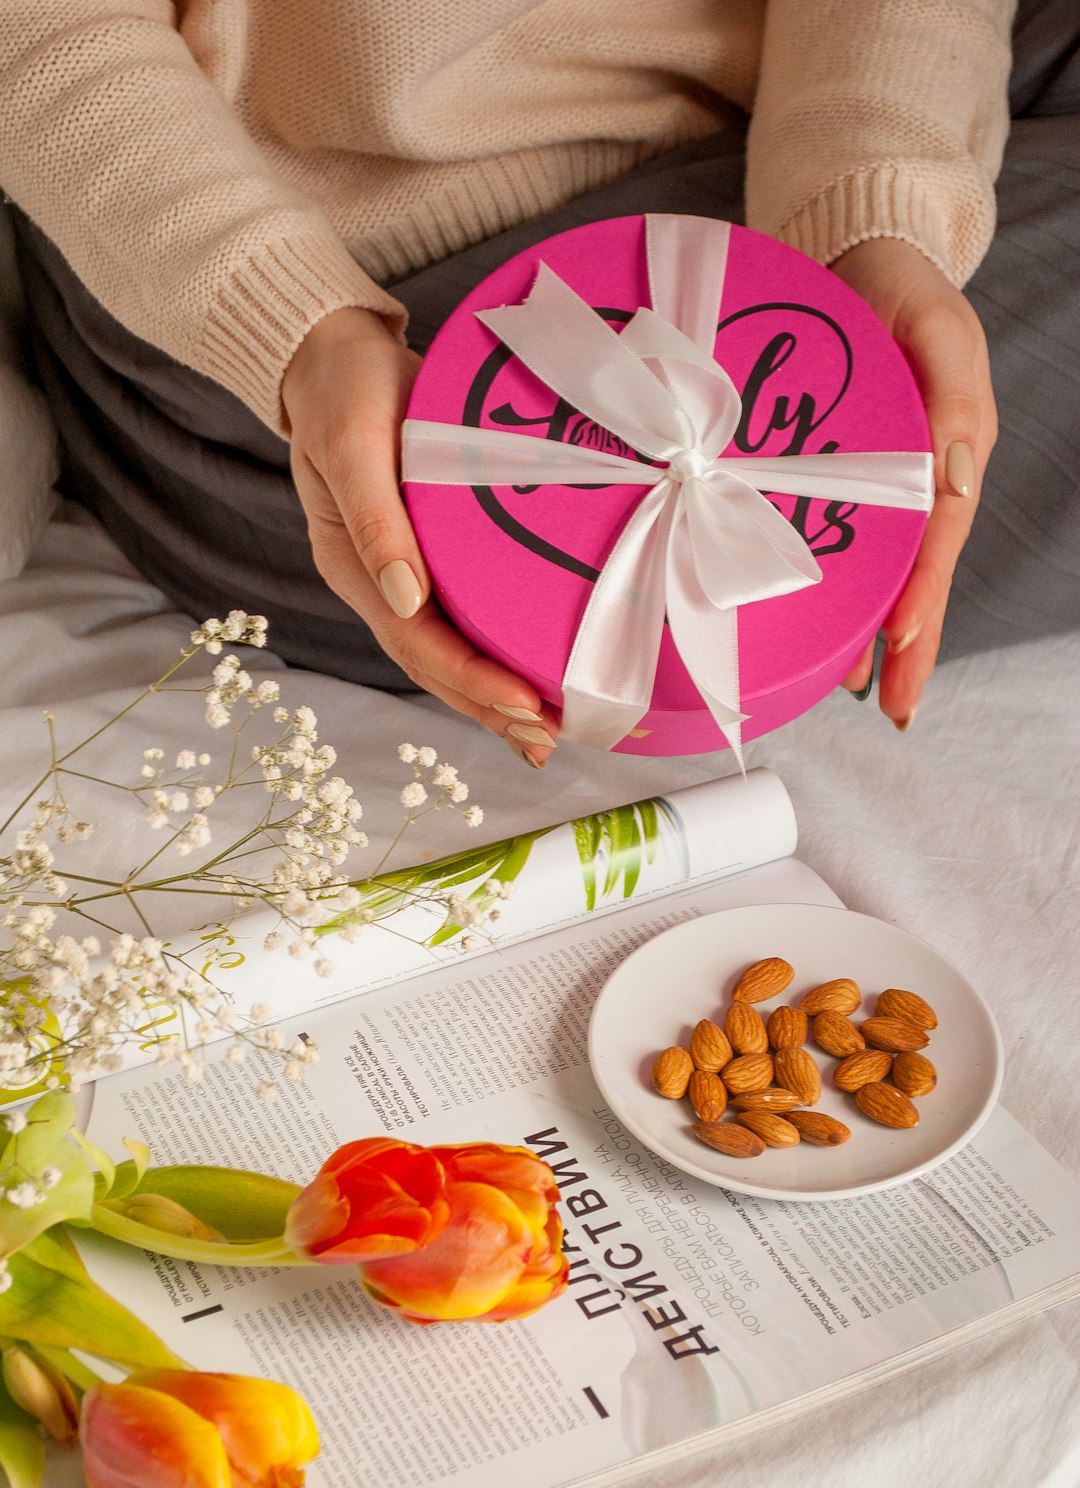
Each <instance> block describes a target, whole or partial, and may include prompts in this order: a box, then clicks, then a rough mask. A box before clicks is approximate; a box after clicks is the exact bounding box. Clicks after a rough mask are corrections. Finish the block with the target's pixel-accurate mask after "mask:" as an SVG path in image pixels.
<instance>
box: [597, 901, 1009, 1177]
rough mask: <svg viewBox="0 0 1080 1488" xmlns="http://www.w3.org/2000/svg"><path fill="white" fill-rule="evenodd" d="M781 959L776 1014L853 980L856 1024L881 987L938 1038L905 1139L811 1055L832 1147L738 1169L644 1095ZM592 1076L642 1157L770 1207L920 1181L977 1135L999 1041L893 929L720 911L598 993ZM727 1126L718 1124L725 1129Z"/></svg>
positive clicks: (665, 937) (928, 953)
mask: <svg viewBox="0 0 1080 1488" xmlns="http://www.w3.org/2000/svg"><path fill="white" fill-rule="evenodd" d="M766 956H782V957H783V958H784V960H785V961H789V962H790V963H791V965H792V966H793V967H794V969H795V980H794V981H793V982H792V984H791V986H790V987H789V988H788V989H787V990H786V991H785V992H782V993H781V994H780V995H779V996H778V997H775V998H772V999H770V1000H769V1001H768V1002H763V1003H759V1004H758V1005H757V1006H758V1011H759V1012H761V1013H762V1014H763V1015H764V1016H765V1017H766V1018H768V1015H769V1013H770V1012H771V1011H772V1010H773V1008H774V1007H777V1006H779V1005H780V1004H781V1003H785V1002H797V1001H798V998H799V996H800V995H801V994H802V993H803V992H806V991H809V990H810V988H811V987H816V986H818V985H819V984H820V983H821V982H826V981H830V980H831V979H832V978H834V977H842V976H844V977H853V978H854V979H855V981H856V982H858V984H859V986H860V987H861V988H862V992H863V1006H862V1008H861V1010H860V1011H858V1012H856V1013H855V1014H853V1015H852V1016H853V1019H854V1021H855V1022H861V1020H862V1019H863V1018H865V1017H869V1016H870V1015H871V1013H872V1012H873V1010H874V1004H875V999H876V994H877V993H878V992H882V991H884V990H885V989H886V988H887V987H904V988H907V989H908V990H909V991H911V992H917V993H918V994H919V995H920V996H921V997H924V998H926V1000H927V1001H928V1002H929V1003H930V1004H931V1005H932V1006H933V1008H934V1010H935V1011H936V1013H937V1015H938V1027H937V1028H936V1029H935V1030H934V1031H933V1032H932V1033H931V1035H930V1043H929V1045H928V1046H927V1048H926V1049H925V1050H924V1051H923V1052H924V1053H925V1054H926V1056H927V1057H928V1058H929V1059H931V1060H932V1061H933V1063H934V1065H935V1066H936V1067H937V1071H938V1085H937V1089H936V1090H934V1091H933V1092H932V1093H931V1094H930V1095H927V1096H923V1097H922V1098H921V1099H920V1100H918V1101H916V1105H917V1107H918V1110H919V1117H920V1119H919V1124H918V1126H916V1127H912V1128H909V1129H907V1130H903V1131H894V1130H892V1129H891V1128H889V1127H885V1126H880V1125H878V1124H877V1123H876V1122H873V1121H871V1120H870V1119H869V1118H868V1117H866V1116H864V1115H863V1114H862V1112H861V1111H860V1110H859V1108H858V1107H857V1106H856V1104H855V1100H854V1097H853V1096H850V1095H845V1094H844V1093H843V1092H842V1091H839V1090H837V1089H836V1088H835V1087H834V1085H833V1083H832V1078H831V1074H832V1070H833V1069H834V1068H835V1067H836V1065H837V1063H838V1061H837V1060H835V1059H833V1058H832V1057H831V1056H830V1055H828V1054H825V1053H823V1052H822V1051H821V1050H820V1049H818V1048H817V1046H816V1045H814V1044H811V1043H808V1044H807V1045H806V1047H807V1049H808V1050H809V1052H810V1053H811V1054H812V1055H813V1056H814V1058H815V1059H816V1060H817V1062H818V1064H819V1066H820V1068H821V1071H822V1077H823V1078H822V1097H821V1101H820V1103H819V1105H818V1107H817V1109H818V1110H821V1111H826V1112H828V1113H829V1114H830V1115H832V1116H837V1117H839V1118H840V1120H842V1121H844V1122H845V1123H846V1124H847V1125H848V1126H849V1127H850V1128H851V1139H850V1141H847V1142H845V1143H843V1145H841V1146H839V1147H813V1146H811V1145H810V1144H809V1143H806V1142H801V1143H799V1145H798V1146H797V1147H788V1148H768V1149H767V1150H766V1151H765V1152H764V1153H762V1155H761V1156H760V1157H755V1158H733V1157H726V1156H725V1155H724V1154H723V1153H720V1152H716V1151H715V1150H714V1149H712V1148H711V1147H707V1146H706V1145H705V1144H704V1143H703V1142H700V1141H698V1139H697V1138H696V1137H695V1136H694V1135H693V1133H692V1131H691V1123H692V1122H693V1120H694V1115H693V1112H692V1110H691V1108H690V1104H689V1102H688V1101H686V1100H682V1101H673V1100H665V1099H663V1098H662V1097H661V1096H659V1095H657V1094H656V1092H655V1091H654V1090H653V1086H652V1064H653V1060H654V1059H655V1057H656V1055H657V1053H658V1052H659V1051H660V1050H661V1049H665V1048H667V1047H668V1046H669V1045H670V1044H682V1045H683V1046H684V1047H685V1046H686V1045H687V1044H688V1043H689V1040H690V1034H691V1032H692V1031H693V1028H694V1025H695V1024H696V1023H697V1022H698V1020H699V1019H700V1018H713V1019H714V1020H715V1021H717V1022H718V1023H720V1024H721V1025H722V1024H723V1021H724V1014H725V1011H726V1009H727V1008H728V1007H729V1006H730V1002H731V990H732V987H733V986H734V984H735V982H736V980H737V978H738V976H739V975H740V973H741V972H742V971H744V970H745V968H746V967H747V966H749V965H750V964H751V963H752V962H754V961H759V960H761V959H763V958H764V957H766ZM589 1060H590V1063H591V1065H592V1071H593V1075H594V1076H595V1078H596V1083H597V1084H598V1085H599V1087H600V1090H601V1092H602V1093H603V1095H604V1098H605V1100H606V1101H607V1103H608V1105H609V1106H610V1108H611V1110H612V1112H613V1113H614V1114H615V1116H616V1117H617V1118H618V1120H619V1121H621V1122H622V1123H623V1125H624V1126H626V1127H627V1128H628V1129H629V1130H630V1131H631V1132H633V1133H634V1134H635V1136H637V1137H638V1138H640V1140H641V1141H642V1142H644V1143H645V1144H646V1146H648V1147H649V1148H651V1150H652V1151H653V1152H655V1153H657V1154H659V1155H660V1156H661V1157H664V1158H667V1160H668V1161H669V1162H672V1163H675V1164H676V1166H678V1167H679V1168H682V1169H683V1170H684V1171H685V1172H687V1173H692V1174H693V1175H694V1176H695V1177H697V1178H702V1179H704V1180H705V1182H707V1183H715V1184H718V1185H720V1187H722V1188H730V1189H735V1190H737V1191H739V1192H741V1193H749V1194H757V1195H759V1196H761V1197H764V1198H773V1199H807V1200H810V1199H840V1198H851V1197H853V1196H855V1195H858V1194H864V1193H873V1192H874V1191H875V1190H876V1189H882V1188H890V1187H892V1186H893V1185H894V1184H897V1183H904V1182H906V1181H907V1180H909V1179H911V1178H915V1177H917V1176H918V1175H919V1174H921V1173H926V1172H928V1171H929V1170H930V1169H931V1168H933V1167H936V1166H937V1164H938V1163H942V1162H944V1161H945V1160H946V1159H947V1158H949V1157H951V1156H952V1155H953V1153H955V1152H957V1151H959V1149H960V1148H961V1147H963V1146H964V1145H965V1144H966V1143H967V1142H969V1141H970V1140H971V1138H972V1137H973V1136H974V1135H975V1133H976V1132H977V1131H978V1129H979V1127H980V1126H981V1125H982V1124H983V1122H984V1121H985V1120H986V1118H987V1117H988V1116H989V1114H990V1112H991V1111H992V1110H993V1107H994V1104H995V1102H996V1101H997V1097H998V1092H999V1091H1000V1089H1001V1078H1002V1066H1003V1055H1002V1047H1001V1037H1000V1035H999V1033H998V1031H997V1026H996V1024H995V1023H994V1019H993V1016H992V1015H991V1012H990V1009H989V1008H988V1007H987V1006H986V1004H985V1003H984V1002H983V1000H982V998H981V997H980V996H979V994H978V993H977V992H976V991H975V989H974V987H972V986H971V985H970V983H969V982H967V981H965V979H964V978H963V977H962V976H961V975H960V973H959V972H958V971H957V970H956V968H955V967H954V966H952V965H950V963H949V962H948V961H946V960H945V958H944V956H942V955H940V954H939V953H938V952H937V951H935V950H934V949H933V947H931V946H928V945H927V944H926V942H925V941H922V940H918V939H917V938H916V937H915V936H914V935H909V934H908V933H907V932H906V931H905V930H899V929H897V927H896V926H895V925H888V924H886V923H885V922H884V921H882V920H875V919H871V917H870V916H869V915H861V914H855V913H853V912H852V911H851V910H847V909H832V908H826V907H823V906H820V905H809V904H768V905H757V906H754V907H752V908H748V909H729V910H723V911H722V912H720V913H719V914H712V915H706V916H704V917H702V918H701V919H698V920H689V921H687V923H686V924H684V925H677V926H676V927H675V928H674V929H673V930H668V931H665V933H664V934H662V935H658V936H657V937H656V938H655V939H654V940H651V941H649V942H648V943H647V944H646V945H643V946H641V947H640V949H639V950H637V951H635V952H634V954H633V955H631V956H629V957H628V958H627V959H626V960H625V961H624V962H623V963H622V964H621V965H620V966H619V968H618V970H617V971H615V973H614V974H613V975H612V976H611V978H610V979H609V980H608V982H607V984H606V986H605V987H604V988H603V990H602V991H601V993H600V996H599V998H598V999H597V1002H596V1007H595V1009H594V1010H593V1015H592V1021H591V1023H590V1026H589ZM725 1119H727V1118H725Z"/></svg>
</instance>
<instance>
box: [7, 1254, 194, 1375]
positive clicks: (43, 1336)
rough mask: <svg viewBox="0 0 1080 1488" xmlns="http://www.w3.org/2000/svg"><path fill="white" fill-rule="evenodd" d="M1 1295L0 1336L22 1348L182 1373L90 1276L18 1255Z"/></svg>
mask: <svg viewBox="0 0 1080 1488" xmlns="http://www.w3.org/2000/svg"><path fill="white" fill-rule="evenodd" d="M8 1270H9V1273H10V1275H11V1286H10V1287H8V1289H7V1291H6V1292H0V1333H2V1334H6V1335H7V1337H9V1338H17V1339H22V1340H23V1341H24V1342H26V1343H34V1344H47V1345H51V1346H52V1347H53V1348H69V1349H79V1350H80V1351H81V1352H83V1353H87V1354H94V1355H96V1356H97V1357H98V1358H100V1359H112V1360H115V1362H116V1363H117V1364H125V1365H127V1367H128V1368H129V1369H141V1368H145V1369H176V1368H183V1367H184V1364H183V1361H182V1360H179V1359H177V1357H176V1355H175V1354H173V1353H172V1352H171V1351H170V1350H169V1349H167V1348H166V1347H165V1345H164V1344H163V1343H162V1341H161V1339H160V1338H158V1336H157V1334H156V1333H153V1332H152V1331H151V1330H150V1329H149V1328H148V1327H146V1325H145V1324H144V1323H141V1322H140V1321H139V1319H138V1318H137V1317H136V1316H135V1314H134V1313H132V1312H129V1311H128V1310H127V1308H126V1307H123V1306H121V1304H120V1303H119V1302H117V1301H116V1300H115V1299H114V1298H112V1297H110V1296H109V1294H108V1292H105V1291H103V1290H102V1288H101V1287H99V1286H98V1285H97V1283H96V1282H94V1281H91V1280H90V1278H89V1277H88V1276H83V1277H75V1276H72V1275H71V1274H70V1271H64V1270H59V1269H54V1268H53V1267H51V1266H46V1265H42V1264H41V1263H40V1262H39V1261H37V1260H35V1259H34V1258H33V1257H31V1256H29V1255H27V1254H26V1252H25V1251H20V1252H19V1253H18V1254H16V1255H13V1256H11V1257H10V1258H9V1260H8Z"/></svg>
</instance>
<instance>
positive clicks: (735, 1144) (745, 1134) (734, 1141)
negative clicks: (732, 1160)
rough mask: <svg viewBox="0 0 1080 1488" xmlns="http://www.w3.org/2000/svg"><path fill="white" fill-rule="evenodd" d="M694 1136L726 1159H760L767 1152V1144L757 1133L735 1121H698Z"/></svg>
mask: <svg viewBox="0 0 1080 1488" xmlns="http://www.w3.org/2000/svg"><path fill="white" fill-rule="evenodd" d="M694 1136H695V1137H697V1139H698V1141H700V1142H707V1143H708V1144H709V1146H710V1147H715V1148H716V1150H717V1152H722V1153H724V1155H725V1156H726V1157H760V1156H761V1154H762V1153H763V1152H764V1151H765V1143H764V1142H763V1141H762V1140H761V1138H760V1137H759V1136H758V1134H757V1133H756V1132H752V1131H751V1130H750V1128H749V1127H746V1126H738V1125H736V1123H735V1122H734V1121H696V1122H695V1123H694Z"/></svg>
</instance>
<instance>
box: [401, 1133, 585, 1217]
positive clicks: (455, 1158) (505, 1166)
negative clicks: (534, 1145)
mask: <svg viewBox="0 0 1080 1488" xmlns="http://www.w3.org/2000/svg"><path fill="white" fill-rule="evenodd" d="M431 1154H432V1156H433V1157H436V1158H437V1159H438V1160H439V1162H440V1163H441V1164H442V1166H443V1167H444V1168H445V1169H446V1173H447V1177H448V1178H450V1179H451V1180H453V1181H455V1182H458V1183H490V1184H491V1186H492V1187H493V1188H501V1189H502V1190H503V1192H504V1193H506V1192H509V1191H510V1190H512V1189H521V1190H522V1191H524V1192H527V1193H535V1194H541V1195H543V1196H544V1198H546V1199H547V1200H548V1201H549V1202H551V1203H554V1202H555V1201H556V1199H558V1197H559V1190H558V1188H557V1186H556V1183H555V1175H554V1174H553V1173H552V1171H551V1169H550V1168H549V1167H548V1165H547V1163H545V1162H541V1161H540V1159H539V1158H538V1157H537V1156H536V1154H535V1153H534V1152H530V1151H529V1149H528V1148H527V1147H501V1146H499V1145H498V1144H497V1143H495V1142H473V1143H470V1144H469V1145H467V1146H462V1147H432V1148H431Z"/></svg>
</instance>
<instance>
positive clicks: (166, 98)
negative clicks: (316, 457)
mask: <svg viewBox="0 0 1080 1488" xmlns="http://www.w3.org/2000/svg"><path fill="white" fill-rule="evenodd" d="M0 160H2V161H3V167H2V168H3V180H2V184H3V186H4V188H5V190H6V191H7V192H8V194H9V195H10V196H11V197H12V198H13V199H14V200H15V201H17V202H18V203H19V205H20V206H21V207H22V208H23V209H24V210H25V211H26V212H27V214H28V215H29V216H30V217H31V218H33V220H34V221H35V222H37V224H38V225H39V226H40V227H41V228H42V229H43V231H44V232H45V233H47V234H48V236H49V237H50V238H52V240H53V241H54V242H55V243H56V245H57V246H58V248H59V249H60V251H61V252H62V253H63V254H64V256H65V257H66V258H67V260H68V262H69V263H70V264H71V266H72V268H73V269H74V270H75V272H76V274H78V276H79V278H80V279H81V280H82V281H83V283H84V284H85V285H86V287H87V288H88V289H89V290H90V292H91V293H92V294H93V295H94V296H95V297H96V298H97V299H98V300H100V302H101V303H102V304H103V305H104V306H105V308H106V309H107V310H109V311H110V312H111V313H112V314H113V315H114V316H115V317H116V318H117V320H119V321H120V322H121V323H122V324H123V325H125V326H127V327H128V329H129V330H131V331H134V332H135V333H136V334H137V335H139V336H141V337H142V338H143V339H144V340H147V341H149V342H151V343H152V344H154V345H156V346H158V347H160V348H162V350H164V351H167V352H168V353H169V354H170V355H172V356H174V357H176V358H177V360H178V361H181V362H183V363H185V364H186V365H187V366H190V367H194V368H196V369H197V370H198V371H200V372H203V373H205V374H206V375H207V376H209V377H212V378H214V379H215V380H217V381H218V382H220V383H223V384H224V385H225V387H227V388H228V389H230V391H232V392H233V393H236V394H237V395H238V396H239V397H240V398H241V399H243V401H244V402H245V403H247V404H248V406H249V407H250V408H252V409H253V410H254V411H255V413H257V414H258V415H259V417H260V418H262V419H263V420H264V421H265V422H266V423H268V424H270V425H271V427H273V428H275V429H277V430H278V431H279V432H281V431H282V430H283V422H282V409H281V393H280V388H281V379H282V377H283V375H284V372H285V368H286V367H287V366H288V364H289V360H290V358H291V357H292V354H293V352H294V351H295V349H296V347H297V346H298V345H299V344H300V342H301V341H302V340H303V338H304V336H305V335H306V334H307V332H308V330H310V328H311V327H312V326H313V325H314V324H315V323H316V322H317V321H318V320H320V319H321V318H322V317H323V316H324V315H327V314H328V313H329V312H330V311H332V310H335V309H338V308H340V307H341V306H344V305H359V306H363V307H365V308H368V309H372V310H375V311H376V312H378V313H380V314H382V315H383V316H385V317H386V319H387V321H388V323H389V324H390V325H391V327H392V329H394V330H395V331H398V332H400V331H401V330H402V329H403V327H404V321H405V313H404V310H403V309H402V307H401V306H400V305H399V304H398V302H397V301H396V300H394V299H392V298H391V297H390V295H388V294H387V293H386V292H385V291H384V290H382V289H381V288H380V287H379V286H378V285H377V284H376V283H375V282H374V281H373V280H372V279H370V278H369V277H368V275H367V274H365V273H364V272H363V271H362V270H361V269H360V268H359V267H358V266H357V264H356V263H355V262H354V261H353V259H352V258H351V257H350V255H349V253H348V251H347V250H346V248H345V245H344V244H343V243H342V242H341V241H340V239H339V238H338V236H337V234H336V233H335V231H334V229H333V227H332V225H331V223H330V222H329V220H328V219H327V218H326V216H325V215H324V214H323V213H322V212H321V211H320V210H319V208H318V207H317V206H315V205H314V204H313V203H312V202H310V201H309V200H307V199H306V198H305V197H304V196H303V195H301V194H300V193H299V192H297V191H296V190H295V189H293V187H291V186H290V185H289V183H288V182H287V181H285V180H284V179H283V178H282V177H281V176H280V175H279V174H278V173H277V172H276V171H275V170H274V168H273V167H272V166H271V165H270V163H269V162H268V161H267V160H266V159H265V158H264V156H263V155H262V153H261V151H260V150H259V149H258V148H257V146H256V145H255V143H254V142H253V141H252V140H251V139H250V137H249V136H248V134H247V133H246V131H245V129H244V128H243V126H242V125H241V124H240V122H239V120H238V119H237V117H236V115H235V114H234V113H233V110H232V109H231V107H230V105H229V102H228V100H227V99H226V98H225V96H224V95H223V94H222V93H221V92H219V90H218V89H217V88H216V87H215V86H214V84H213V83H212V82H211V81H210V79H209V78H207V77H206V76H205V75H204V74H203V73H202V72H201V71H200V69H199V67H198V65H197V63H196V61H195V58H194V57H193V56H192V54H191V52H190V51H189V50H188V48H187V46H186V44H185V42H184V40H183V38H182V37H181V36H180V34H179V32H178V31H177V30H176V27H175V17H174V14H173V8H172V6H171V5H169V4H168V3H166V0H5V3H4V5H3V7H2V19H0Z"/></svg>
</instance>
